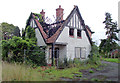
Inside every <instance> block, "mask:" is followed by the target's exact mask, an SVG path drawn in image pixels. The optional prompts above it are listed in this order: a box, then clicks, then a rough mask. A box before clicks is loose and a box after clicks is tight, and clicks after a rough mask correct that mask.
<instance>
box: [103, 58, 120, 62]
mask: <svg viewBox="0 0 120 83" xmlns="http://www.w3.org/2000/svg"><path fill="white" fill-rule="evenodd" d="M102 60H104V61H108V62H115V63H120V61H119V59H118V58H102Z"/></svg>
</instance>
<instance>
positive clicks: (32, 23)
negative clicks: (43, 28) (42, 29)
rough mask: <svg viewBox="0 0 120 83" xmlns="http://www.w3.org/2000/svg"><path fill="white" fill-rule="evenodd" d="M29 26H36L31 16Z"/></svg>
mask: <svg viewBox="0 0 120 83" xmlns="http://www.w3.org/2000/svg"><path fill="white" fill-rule="evenodd" d="M30 26H31V27H33V28H36V27H37V26H36V23H35V21H34V19H32V18H31V20H30Z"/></svg>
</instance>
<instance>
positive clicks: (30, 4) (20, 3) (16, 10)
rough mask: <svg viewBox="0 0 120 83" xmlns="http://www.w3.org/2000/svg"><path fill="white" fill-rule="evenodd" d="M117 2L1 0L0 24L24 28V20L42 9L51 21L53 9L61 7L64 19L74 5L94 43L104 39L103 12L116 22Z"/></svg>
mask: <svg viewBox="0 0 120 83" xmlns="http://www.w3.org/2000/svg"><path fill="white" fill-rule="evenodd" d="M118 1H119V0H2V1H1V2H0V3H1V4H0V10H1V12H0V23H2V22H8V23H10V24H14V25H15V26H18V27H20V29H22V28H25V24H26V20H27V18H28V17H29V15H30V13H31V12H35V13H40V11H41V10H42V9H44V11H45V12H46V14H45V16H46V17H47V16H48V17H49V18H51V19H52V21H53V22H54V18H53V15H54V16H56V11H55V9H56V8H58V7H59V5H61V7H62V8H63V9H64V19H66V17H67V16H68V15H69V13H70V12H71V10H72V9H73V7H74V5H77V6H78V7H79V10H80V13H81V15H82V17H83V19H84V21H85V24H86V25H88V26H90V27H91V30H92V31H94V32H95V34H94V35H93V36H92V38H93V40H94V41H97V42H98V43H99V39H102V38H105V29H104V24H103V23H102V22H103V21H104V20H105V12H109V13H111V14H112V18H113V19H114V21H117V20H118Z"/></svg>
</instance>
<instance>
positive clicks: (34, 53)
mask: <svg viewBox="0 0 120 83" xmlns="http://www.w3.org/2000/svg"><path fill="white" fill-rule="evenodd" d="M26 53H27V54H26V57H27V58H26V59H27V63H29V64H31V65H32V66H46V60H45V50H44V49H43V48H40V47H38V46H36V47H34V49H33V50H28V51H26Z"/></svg>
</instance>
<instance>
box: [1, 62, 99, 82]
mask: <svg viewBox="0 0 120 83" xmlns="http://www.w3.org/2000/svg"><path fill="white" fill-rule="evenodd" d="M2 65H3V67H2V80H3V81H55V80H57V81H60V80H61V79H60V78H61V77H64V78H70V79H74V77H75V76H76V77H82V73H81V72H80V70H83V69H89V68H97V67H98V65H95V64H86V65H85V66H84V65H82V66H81V65H80V66H79V67H72V68H65V69H56V68H55V67H44V68H42V67H37V68H31V67H29V66H26V65H24V64H22V65H20V64H16V63H14V64H13V63H7V62H3V63H2ZM75 74H77V75H75Z"/></svg>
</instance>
